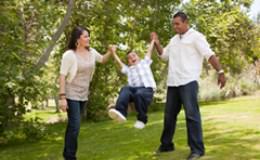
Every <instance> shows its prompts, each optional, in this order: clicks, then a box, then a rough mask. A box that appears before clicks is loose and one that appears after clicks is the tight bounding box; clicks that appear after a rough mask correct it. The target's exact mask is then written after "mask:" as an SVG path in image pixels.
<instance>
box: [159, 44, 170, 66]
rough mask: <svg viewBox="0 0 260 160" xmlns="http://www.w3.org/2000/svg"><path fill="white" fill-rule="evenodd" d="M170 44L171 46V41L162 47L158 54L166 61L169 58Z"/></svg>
mask: <svg viewBox="0 0 260 160" xmlns="http://www.w3.org/2000/svg"><path fill="white" fill-rule="evenodd" d="M170 46H171V42H170V43H169V44H168V45H167V46H166V47H164V48H163V53H162V54H161V55H160V57H161V58H162V60H164V61H168V59H169V52H170Z"/></svg>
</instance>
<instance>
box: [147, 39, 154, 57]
mask: <svg viewBox="0 0 260 160" xmlns="http://www.w3.org/2000/svg"><path fill="white" fill-rule="evenodd" d="M153 47H154V40H152V41H151V42H150V45H149V47H148V50H147V53H146V57H148V58H151V57H152V52H153Z"/></svg>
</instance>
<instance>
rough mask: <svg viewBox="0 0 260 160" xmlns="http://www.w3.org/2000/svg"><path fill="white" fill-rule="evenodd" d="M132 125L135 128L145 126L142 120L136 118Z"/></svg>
mask: <svg viewBox="0 0 260 160" xmlns="http://www.w3.org/2000/svg"><path fill="white" fill-rule="evenodd" d="M134 127H135V128H137V129H143V128H144V127H145V124H144V122H142V121H139V120H137V121H136V122H135V124H134Z"/></svg>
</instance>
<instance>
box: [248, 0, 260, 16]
mask: <svg viewBox="0 0 260 160" xmlns="http://www.w3.org/2000/svg"><path fill="white" fill-rule="evenodd" d="M258 13H260V0H254V2H253V4H252V6H251V8H250V12H249V14H250V17H251V18H254V17H256V16H257V14H258Z"/></svg>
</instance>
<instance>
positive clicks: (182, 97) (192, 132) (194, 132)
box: [160, 81, 205, 155]
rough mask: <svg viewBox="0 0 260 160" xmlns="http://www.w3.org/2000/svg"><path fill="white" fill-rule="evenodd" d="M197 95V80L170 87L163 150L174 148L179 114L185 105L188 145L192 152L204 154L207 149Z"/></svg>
mask: <svg viewBox="0 0 260 160" xmlns="http://www.w3.org/2000/svg"><path fill="white" fill-rule="evenodd" d="M197 95H198V83H197V81H193V82H190V83H188V84H186V85H183V86H179V87H168V90H167V101H166V107H165V112H164V128H163V132H162V135H161V146H160V149H161V150H162V151H163V150H166V151H167V150H173V149H174V143H173V142H172V141H173V136H174V132H175V128H176V122H177V116H178V114H179V112H180V110H181V106H182V105H183V106H184V112H185V117H186V127H187V132H188V145H189V146H190V149H191V152H192V153H197V154H200V155H203V154H204V152H205V149H204V144H203V136H202V127H201V118H200V110H199V105H198V99H197Z"/></svg>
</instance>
